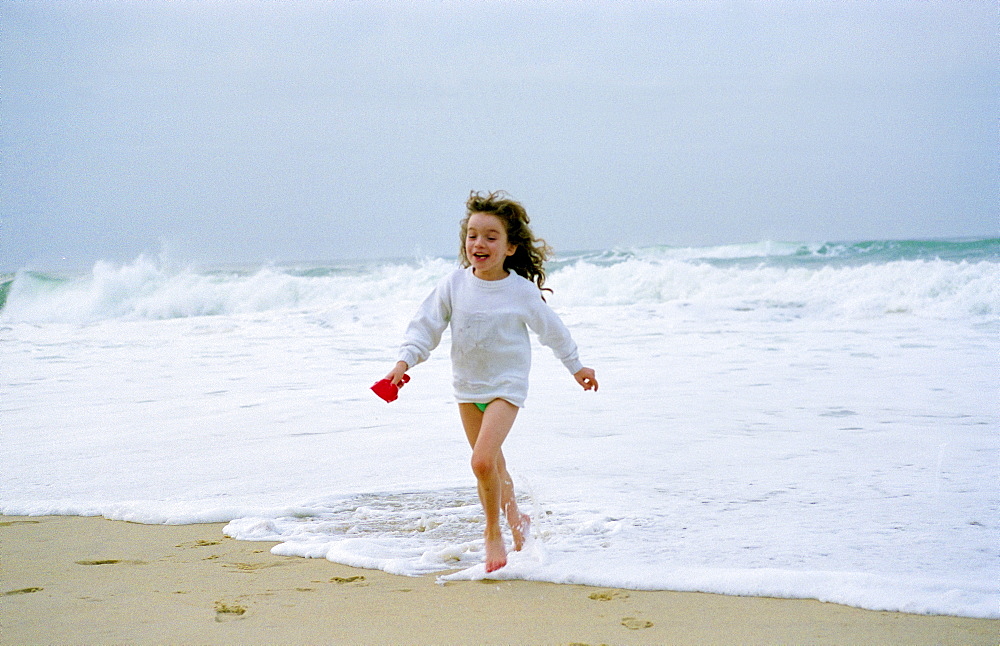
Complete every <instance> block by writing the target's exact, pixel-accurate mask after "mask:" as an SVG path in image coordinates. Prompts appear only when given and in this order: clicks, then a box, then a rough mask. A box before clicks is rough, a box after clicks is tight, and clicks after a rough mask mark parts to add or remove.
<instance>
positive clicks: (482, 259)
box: [465, 213, 517, 280]
mask: <svg viewBox="0 0 1000 646" xmlns="http://www.w3.org/2000/svg"><path fill="white" fill-rule="evenodd" d="M516 250H517V245H513V244H510V242H508V240H507V227H505V226H504V223H503V220H501V219H500V218H498V217H497V216H495V215H493V214H492V213H473V214H472V215H470V216H469V222H468V231H467V232H466V234H465V255H466V257H467V258H468V259H469V263H471V264H472V272H473V273H474V274H475V275H476V278H482V279H483V280H500V279H502V278H506V277H507V274H508V273H509V272H508V271H507V270H506V269H504V268H503V263H504V261H505V260H506V259H507V257H508V256H512V255H514V252H515V251H516Z"/></svg>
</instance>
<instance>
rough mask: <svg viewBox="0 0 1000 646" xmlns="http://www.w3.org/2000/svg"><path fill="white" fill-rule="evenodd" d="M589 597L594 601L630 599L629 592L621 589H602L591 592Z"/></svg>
mask: <svg viewBox="0 0 1000 646" xmlns="http://www.w3.org/2000/svg"><path fill="white" fill-rule="evenodd" d="M587 598H588V599H593V600H594V601H614V600H615V599H628V593H627V592H622V591H621V590H601V591H600V592H593V593H591V594H590V595H589V596H588V597H587Z"/></svg>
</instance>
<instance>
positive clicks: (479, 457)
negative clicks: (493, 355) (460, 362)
mask: <svg viewBox="0 0 1000 646" xmlns="http://www.w3.org/2000/svg"><path fill="white" fill-rule="evenodd" d="M458 408H459V413H460V414H461V416H462V425H463V426H464V427H465V434H466V436H467V437H468V439H469V444H470V445H471V446H472V471H473V473H475V474H476V482H477V484H478V488H479V501H480V502H481V503H482V505H483V513H484V514H485V515H486V530H485V531H484V532H483V538H484V539H485V547H486V571H487V572H493V571H495V570H499V569H500V568H502V567H503V566H504V565H506V564H507V548H506V546H505V545H504V542H503V534H502V533H501V530H500V510H501V507H502V508H503V510H504V512H505V514H506V515H507V522H508V523H510V524H511V530H512V532H514V544H515V547H516V548H517V549H520V548H521V546H523V544H524V534H523V532H522V527H523V526H524V525H525V522H524V520H523V519H522V516H521V514H520V512H519V511H518V509H517V502H516V501H515V500H514V483H513V482H512V481H511V478H510V474H509V473H507V465H506V462H505V461H504V458H503V451H502V450H501V447H502V445H503V441H504V440H505V439H506V438H507V434H508V433H510V429H511V427H512V426H513V425H514V419H515V418H516V417H517V406H514V405H513V404H511V403H510V402H508V401H505V400H503V399H495V400H493V401H492V402H490V405H489V406H488V407H487V409H486V412H485V413H483V412H480V410H479V409H478V408H476V406H475V404H459V405H458ZM511 520H514V522H513V523H511ZM515 525H516V526H517V530H516V531H515V530H514V526H515Z"/></svg>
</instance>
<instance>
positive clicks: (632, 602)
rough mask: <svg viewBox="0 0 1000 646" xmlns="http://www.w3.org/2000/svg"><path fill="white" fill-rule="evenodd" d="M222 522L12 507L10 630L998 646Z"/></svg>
mask: <svg viewBox="0 0 1000 646" xmlns="http://www.w3.org/2000/svg"><path fill="white" fill-rule="evenodd" d="M222 527H223V525H221V524H205V525H181V526H159V525H155V526H154V525H139V524H134V523H126V522H120V521H108V520H104V519H100V518H79V517H35V518H29V517H15V516H4V517H0V644H42V643H44V644H60V643H73V644H112V643H114V644H123V643H127V644H186V643H198V644H237V643H239V644H263V643H268V644H306V643H309V644H777V643H782V644H804V643H809V644H890V643H891V644H990V645H991V646H996V645H997V644H1000V620H985V619H968V618H960V617H941V616H922V615H907V614H900V613H891V612H872V611H867V610H859V609H856V608H849V607H845V606H838V605H835V604H829V603H820V602H818V601H811V600H782V599H761V598H750V597H730V596H720V595H710V594H697V593H679V592H665V591H654V592H649V591H635V590H617V589H606V588H590V587H585V586H575V585H553V584H545V583H532V582H525V581H503V582H501V581H487V582H455V583H449V584H446V585H440V584H438V583H437V582H436V580H435V577H434V576H427V577H420V578H409V577H400V576H394V575H390V574H386V573H384V572H379V571H373V570H358V569H353V568H349V567H346V566H343V565H338V564H336V563H330V562H329V561H325V560H318V559H303V558H295V557H282V556H274V555H272V554H271V553H270V551H269V550H270V548H271V547H272V544H270V543H250V542H240V541H235V540H232V539H229V538H226V537H224V536H223V534H222Z"/></svg>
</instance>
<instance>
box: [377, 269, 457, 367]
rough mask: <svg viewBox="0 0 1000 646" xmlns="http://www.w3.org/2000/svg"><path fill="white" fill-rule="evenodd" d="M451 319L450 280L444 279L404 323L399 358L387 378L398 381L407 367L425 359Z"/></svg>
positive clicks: (439, 340) (435, 345) (436, 344)
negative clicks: (405, 325) (404, 329)
mask: <svg viewBox="0 0 1000 646" xmlns="http://www.w3.org/2000/svg"><path fill="white" fill-rule="evenodd" d="M450 320H451V281H450V280H449V279H445V280H443V281H441V282H440V283H438V286H437V287H436V288H435V289H434V291H433V292H431V294H430V295H429V296H428V297H427V298H426V299H424V302H423V303H421V305H420V309H418V310H417V313H416V315H415V316H414V317H413V320H412V321H410V324H409V326H407V328H406V334H405V335H404V340H403V345H402V346H401V347H400V348H399V356H398V361H397V362H396V365H395V366H394V367H393V369H392V370H391V371H390V372H389V374H388V375H386V379H389V380H390V381H392V383H394V384H396V385H397V386H398V385H400V380H402V378H403V375H404V374H405V373H406V371H407V370H409V369H410V368H412V367H413V366H415V365H417V364H418V363H421V362H423V361H426V360H427V357H429V356H430V354H431V351H432V350H434V348H436V347H437V346H438V343H440V342H441V335H442V334H443V333H444V329H445V328H446V327H448V322H449V321H450Z"/></svg>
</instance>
